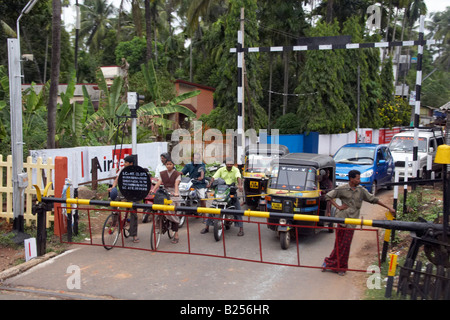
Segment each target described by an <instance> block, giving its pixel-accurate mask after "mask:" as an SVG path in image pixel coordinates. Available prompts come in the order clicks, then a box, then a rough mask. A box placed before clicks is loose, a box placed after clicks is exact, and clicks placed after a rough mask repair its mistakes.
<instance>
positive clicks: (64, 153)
mask: <svg viewBox="0 0 450 320" xmlns="http://www.w3.org/2000/svg"><path fill="white" fill-rule="evenodd" d="M163 152H167V142H152V143H139V144H137V156H138V164H139V166H140V167H142V168H146V169H148V170H150V171H154V170H155V169H156V167H157V166H158V165H159V163H160V154H161V153H163ZM131 154H132V152H131V145H129V144H126V145H123V146H122V148H120V146H116V149H115V150H114V146H100V147H76V148H64V149H41V150H30V156H31V157H32V158H33V161H34V162H35V161H36V160H37V158H38V157H41V158H42V160H43V162H44V163H45V162H46V161H47V158H49V157H50V158H52V160H53V159H55V157H58V156H60V157H67V160H68V161H67V162H68V175H69V176H68V178H69V179H71V180H72V183H73V186H74V187H77V186H78V184H79V183H82V182H89V181H91V172H92V168H91V165H92V159H94V158H97V159H98V164H99V166H98V171H97V173H98V179H105V178H111V179H114V178H115V177H116V175H117V173H118V171H119V170H120V169H121V168H122V167H123V162H124V161H123V158H125V157H126V156H128V155H131ZM107 182H108V181H103V182H102V183H107Z"/></svg>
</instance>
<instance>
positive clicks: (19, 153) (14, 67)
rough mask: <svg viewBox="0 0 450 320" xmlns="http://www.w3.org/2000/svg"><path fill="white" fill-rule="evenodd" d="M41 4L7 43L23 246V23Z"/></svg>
mask: <svg viewBox="0 0 450 320" xmlns="http://www.w3.org/2000/svg"><path fill="white" fill-rule="evenodd" d="M37 1H38V0H31V1H29V2H28V3H27V5H26V6H25V7H24V8H23V9H22V12H21V13H20V15H19V18H17V21H16V30H17V31H16V32H17V39H8V41H7V42H8V72H9V96H10V114H11V153H12V184H13V214H14V222H13V232H14V233H15V234H16V235H15V240H14V242H16V243H22V242H23V240H24V239H26V238H29V236H28V235H26V234H25V233H24V219H23V211H24V191H25V188H26V187H27V186H28V175H27V174H26V173H24V172H23V127H22V72H21V67H20V62H21V55H20V24H19V23H20V19H21V18H22V16H23V15H24V14H28V13H29V12H30V10H31V9H32V8H33V6H34V5H35V4H36V2H37Z"/></svg>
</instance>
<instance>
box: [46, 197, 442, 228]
mask: <svg viewBox="0 0 450 320" xmlns="http://www.w3.org/2000/svg"><path fill="white" fill-rule="evenodd" d="M38 198H41V201H42V202H44V203H49V202H52V203H53V202H57V203H66V204H68V205H73V204H76V205H92V206H109V207H119V208H126V209H133V210H136V209H150V210H153V211H184V212H188V213H209V214H218V215H220V214H229V215H242V216H248V217H259V218H281V219H292V220H295V221H309V222H325V223H337V224H351V225H359V226H368V227H376V228H383V229H391V230H403V231H416V232H425V231H427V230H440V231H442V230H443V226H442V225H441V224H434V223H431V222H407V221H398V220H368V219H351V218H337V217H326V216H318V215H308V214H292V213H280V212H270V211H269V212H267V211H252V210H233V209H218V208H205V207H185V206H175V205H171V204H168V203H170V202H171V201H169V202H167V204H146V203H137V202H122V201H104V200H88V199H74V198H67V199H65V198H53V197H38ZM38 201H39V199H38Z"/></svg>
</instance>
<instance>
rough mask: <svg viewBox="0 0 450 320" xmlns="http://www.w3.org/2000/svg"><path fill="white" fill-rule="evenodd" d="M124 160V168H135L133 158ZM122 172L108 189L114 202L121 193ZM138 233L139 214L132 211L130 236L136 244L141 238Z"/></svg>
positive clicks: (129, 157) (127, 157) (128, 157)
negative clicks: (118, 186)
mask: <svg viewBox="0 0 450 320" xmlns="http://www.w3.org/2000/svg"><path fill="white" fill-rule="evenodd" d="M123 160H124V164H123V167H124V168H125V167H128V166H134V157H133V156H126V157H125V158H123ZM122 170H123V168H122V169H121V170H120V172H122ZM120 172H119V174H118V175H117V177H116V179H115V180H114V183H113V185H112V186H111V187H110V188H108V192H109V197H110V198H111V200H112V201H115V200H116V199H117V197H118V196H119V192H118V190H117V184H118V183H119V176H120ZM137 231H138V221H137V213H136V211H131V212H130V236H132V237H133V242H134V243H138V242H139V238H138V237H137Z"/></svg>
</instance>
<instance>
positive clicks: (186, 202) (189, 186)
mask: <svg viewBox="0 0 450 320" xmlns="http://www.w3.org/2000/svg"><path fill="white" fill-rule="evenodd" d="M178 190H179V192H180V197H181V199H182V200H181V202H180V205H181V206H183V207H197V206H198V204H199V203H200V197H199V195H198V192H197V189H196V188H195V187H194V183H193V179H191V178H189V177H181V182H180V185H179V186H178ZM178 215H179V218H180V223H179V228H181V227H182V226H183V225H184V223H185V222H186V215H187V213H186V212H184V211H179V212H178ZM194 215H198V213H195V214H194Z"/></svg>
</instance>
